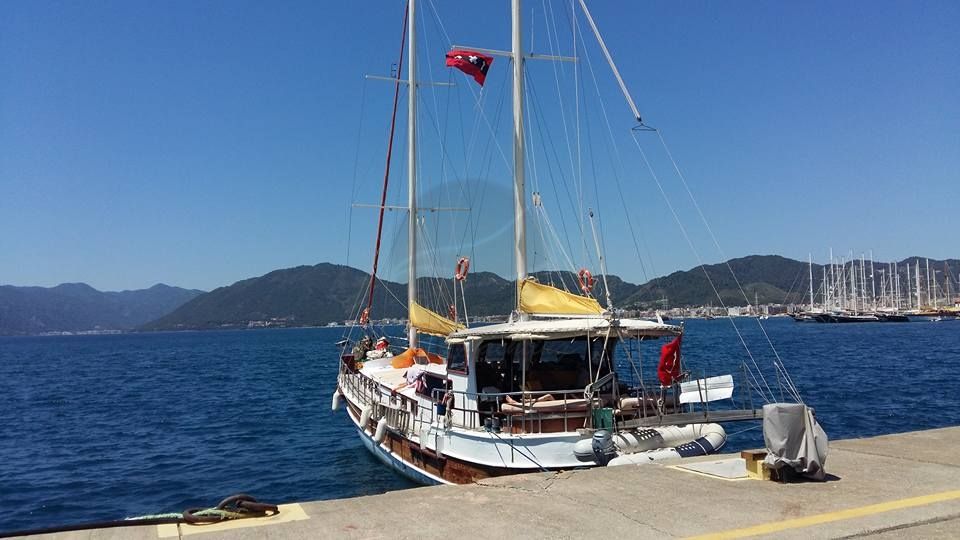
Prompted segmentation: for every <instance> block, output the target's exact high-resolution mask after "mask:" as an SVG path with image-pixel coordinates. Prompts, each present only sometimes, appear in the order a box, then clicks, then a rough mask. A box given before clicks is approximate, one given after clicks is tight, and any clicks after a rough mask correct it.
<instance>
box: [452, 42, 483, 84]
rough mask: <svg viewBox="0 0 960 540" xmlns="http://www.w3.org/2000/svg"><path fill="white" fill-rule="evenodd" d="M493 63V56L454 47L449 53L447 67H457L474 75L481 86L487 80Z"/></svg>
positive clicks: (474, 78)
mask: <svg viewBox="0 0 960 540" xmlns="http://www.w3.org/2000/svg"><path fill="white" fill-rule="evenodd" d="M492 63H493V57H492V56H486V55H484V54H480V53H478V52H474V51H467V50H463V49H454V50H452V51H450V52H448V53H447V67H455V68H457V69H459V70H460V71H462V72H464V73H466V74H467V75H470V76H472V77H473V80H475V81H477V83H478V84H479V85H480V86H483V83H484V81H486V80H487V71H488V70H489V69H490V64H492Z"/></svg>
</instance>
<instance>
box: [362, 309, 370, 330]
mask: <svg viewBox="0 0 960 540" xmlns="http://www.w3.org/2000/svg"><path fill="white" fill-rule="evenodd" d="M368 322H370V308H363V311H362V312H361V313H360V326H366V325H367V323H368Z"/></svg>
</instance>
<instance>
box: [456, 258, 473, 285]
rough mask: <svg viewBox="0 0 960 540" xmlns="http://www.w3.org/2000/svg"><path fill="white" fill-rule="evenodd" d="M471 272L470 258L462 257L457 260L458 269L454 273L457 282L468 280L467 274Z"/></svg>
mask: <svg viewBox="0 0 960 540" xmlns="http://www.w3.org/2000/svg"><path fill="white" fill-rule="evenodd" d="M469 272H470V258H469V257H460V259H458V260H457V268H456V271H455V273H454V278H456V280H457V281H463V280H465V279H467V273H469Z"/></svg>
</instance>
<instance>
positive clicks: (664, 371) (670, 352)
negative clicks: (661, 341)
mask: <svg viewBox="0 0 960 540" xmlns="http://www.w3.org/2000/svg"><path fill="white" fill-rule="evenodd" d="M682 337H683V336H677V337H676V338H674V340H673V341H671V342H670V343H667V344H666V345H664V346H663V347H660V365H658V366H657V377H659V379H660V384H662V385H663V386H670V385H671V384H673V381H675V380H677V379H679V378H680V338H682Z"/></svg>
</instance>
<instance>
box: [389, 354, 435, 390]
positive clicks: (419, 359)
mask: <svg viewBox="0 0 960 540" xmlns="http://www.w3.org/2000/svg"><path fill="white" fill-rule="evenodd" d="M413 362H414V363H413V365H412V366H410V367H409V368H408V369H407V371H406V372H404V374H403V379H404V381H403V382H402V383H400V384H398V385H396V386H394V387H393V393H394V394H395V393H397V392H399V391H400V390H403V389H404V388H406V387H408V386H416V384H417V381H418V380H419V379H420V377H422V376H423V373H424V372H425V371H426V370H427V364H429V363H430V359H428V358H427V357H426V356H421V355H414V357H413Z"/></svg>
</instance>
